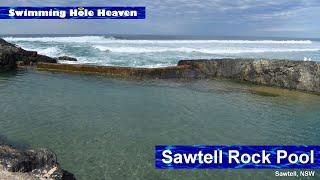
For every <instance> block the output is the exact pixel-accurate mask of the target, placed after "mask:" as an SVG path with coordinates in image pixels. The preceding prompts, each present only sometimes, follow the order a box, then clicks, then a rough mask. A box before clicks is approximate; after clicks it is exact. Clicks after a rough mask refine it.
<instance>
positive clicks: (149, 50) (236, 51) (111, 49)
mask: <svg viewBox="0 0 320 180" xmlns="http://www.w3.org/2000/svg"><path fill="white" fill-rule="evenodd" d="M93 47H94V48H96V49H99V50H100V51H106V52H115V53H132V54H137V53H138V54H139V53H157V52H158V53H159V52H181V53H195V52H198V53H206V54H240V53H264V52H306V51H307V52H314V51H320V49H316V48H302V49H297V48H286V49H281V48H259V49H258V48H255V49H235V48H229V49H227V48H226V49H214V48H212V49H209V48H187V47H181V48H170V47H168V48H166V47H106V46H93Z"/></svg>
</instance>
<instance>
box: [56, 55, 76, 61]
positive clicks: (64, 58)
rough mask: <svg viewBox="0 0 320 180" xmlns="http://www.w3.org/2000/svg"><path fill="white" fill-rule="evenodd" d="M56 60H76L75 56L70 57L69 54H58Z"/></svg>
mask: <svg viewBox="0 0 320 180" xmlns="http://www.w3.org/2000/svg"><path fill="white" fill-rule="evenodd" d="M57 60H62V61H77V59H76V58H74V57H70V56H60V57H58V58H57Z"/></svg>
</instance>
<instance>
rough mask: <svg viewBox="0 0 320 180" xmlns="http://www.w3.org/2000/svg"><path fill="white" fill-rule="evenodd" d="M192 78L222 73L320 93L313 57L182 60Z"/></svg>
mask: <svg viewBox="0 0 320 180" xmlns="http://www.w3.org/2000/svg"><path fill="white" fill-rule="evenodd" d="M178 66H190V68H191V69H194V74H193V75H192V76H193V78H213V77H223V78H229V79H234V80H239V81H247V82H251V83H255V84H261V85H267V86H276V87H281V88H287V89H296V90H302V91H308V92H316V93H320V64H319V63H317V62H312V61H290V60H253V59H215V60H182V61H180V62H179V63H178Z"/></svg>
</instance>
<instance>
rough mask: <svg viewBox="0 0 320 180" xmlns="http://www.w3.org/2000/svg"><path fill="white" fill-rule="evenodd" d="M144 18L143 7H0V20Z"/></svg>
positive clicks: (144, 10) (144, 9)
mask: <svg viewBox="0 0 320 180" xmlns="http://www.w3.org/2000/svg"><path fill="white" fill-rule="evenodd" d="M145 18H146V8H145V7H0V19H145Z"/></svg>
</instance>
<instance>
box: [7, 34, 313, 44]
mask: <svg viewBox="0 0 320 180" xmlns="http://www.w3.org/2000/svg"><path fill="white" fill-rule="evenodd" d="M4 39H5V40H7V41H11V42H17V41H29V42H61V43H68V42H73V43H129V44H184V43H187V44H206V43H218V44H219V43H221V44H311V43H312V41H311V40H125V39H117V38H115V37H113V36H110V37H105V36H78V37H6V38H4Z"/></svg>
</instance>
